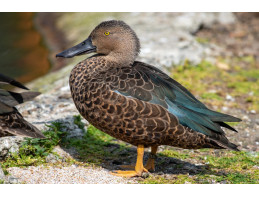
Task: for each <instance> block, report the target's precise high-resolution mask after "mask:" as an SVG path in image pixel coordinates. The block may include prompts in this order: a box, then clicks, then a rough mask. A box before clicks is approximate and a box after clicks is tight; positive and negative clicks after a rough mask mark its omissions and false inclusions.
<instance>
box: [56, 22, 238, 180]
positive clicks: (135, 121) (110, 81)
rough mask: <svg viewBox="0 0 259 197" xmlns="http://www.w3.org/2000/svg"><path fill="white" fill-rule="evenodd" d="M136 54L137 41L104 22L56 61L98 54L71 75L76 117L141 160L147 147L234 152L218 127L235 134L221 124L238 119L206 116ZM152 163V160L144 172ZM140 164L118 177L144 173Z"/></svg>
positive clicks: (204, 110)
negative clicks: (130, 149)
mask: <svg viewBox="0 0 259 197" xmlns="http://www.w3.org/2000/svg"><path fill="white" fill-rule="evenodd" d="M139 49H140V44H139V40H138V38H137V36H136V34H135V33H134V31H133V30H132V29H131V28H130V27H129V26H128V25H126V24H125V23H124V22H122V21H106V22H103V23H101V24H100V25H98V26H97V27H96V28H95V29H94V30H93V32H92V33H91V34H90V36H89V38H88V39H87V40H85V41H84V42H82V43H80V44H78V45H77V46H75V47H73V48H71V49H68V50H66V51H64V52H62V53H60V54H58V55H57V56H58V57H73V56H75V55H82V54H85V53H90V52H96V53H97V55H94V56H92V57H90V58H87V59H85V60H83V61H82V62H80V63H79V64H77V65H76V66H75V67H74V68H73V70H72V72H71V75H70V80H69V83H70V88H71V93H72V98H73V99H74V103H75V105H76V107H77V109H78V111H79V112H80V114H81V115H82V116H83V117H84V118H86V119H87V120H88V121H89V122H90V123H91V124H92V125H94V126H95V127H96V128H98V129H100V130H102V131H103V132H105V133H108V134H109V135H111V136H113V137H115V138H117V139H120V140H123V141H125V142H128V143H130V144H133V145H135V146H138V148H139V154H140V155H142V153H143V149H142V147H152V150H153V152H154V154H155V152H156V150H157V147H158V146H159V145H170V146H176V147H181V148H187V149H197V148H217V149H218V148H229V149H232V150H237V148H236V145H234V144H232V143H231V142H229V141H228V139H227V138H226V137H225V133H224V132H223V130H222V129H221V126H223V127H227V128H230V129H231V130H234V129H233V128H232V127H230V126H229V125H227V124H225V123H224V121H230V122H235V121H239V119H237V118H235V117H232V116H229V115H226V114H221V113H218V112H214V111H211V110H209V109H208V108H206V106H205V105H203V104H202V103H201V102H199V101H198V100H197V99H196V98H195V97H194V96H193V95H192V94H191V93H190V92H189V91H188V90H186V89H185V88H184V87H183V86H181V85H180V84H179V83H177V82H176V81H174V80H173V79H171V78H170V77H169V76H168V75H166V74H165V73H163V72H162V71H160V70H158V69H157V68H155V67H153V66H151V65H147V64H145V63H142V62H138V61H135V59H136V57H137V55H138V53H139ZM140 160H141V159H140V158H138V161H140ZM141 161H142V160H141ZM152 162H153V160H152V158H151V159H150V161H149V162H148V165H147V166H148V167H147V168H148V170H149V169H150V170H152V168H153V167H151V166H153V163H152ZM140 163H141V162H137V165H136V168H135V171H131V172H118V174H121V175H123V176H135V175H141V173H142V172H143V171H144V170H145V168H143V165H142V167H141V164H140ZM137 166H138V167H137ZM137 169H138V170H137Z"/></svg>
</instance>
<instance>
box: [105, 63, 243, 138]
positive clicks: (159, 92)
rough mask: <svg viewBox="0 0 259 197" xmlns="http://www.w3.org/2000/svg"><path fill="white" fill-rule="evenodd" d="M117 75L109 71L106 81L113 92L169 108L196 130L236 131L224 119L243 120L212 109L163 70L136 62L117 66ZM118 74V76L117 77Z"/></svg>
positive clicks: (212, 132) (182, 121) (209, 133)
mask: <svg viewBox="0 0 259 197" xmlns="http://www.w3.org/2000/svg"><path fill="white" fill-rule="evenodd" d="M117 69H118V70H117V71H116V72H115V73H116V76H115V75H114V74H112V73H107V78H106V81H107V83H109V84H110V87H111V89H112V90H113V91H115V92H117V93H119V94H122V95H124V96H127V97H133V98H137V99H140V100H143V101H146V102H150V103H153V104H158V105H161V106H163V107H165V108H166V109H167V110H168V111H169V112H170V113H171V114H173V115H174V116H176V117H177V118H178V120H179V122H180V123H181V124H182V125H184V126H187V127H189V128H191V129H193V130H195V131H198V132H200V133H203V134H205V135H207V136H210V137H213V136H214V134H215V133H217V134H221V135H224V131H223V130H222V129H221V126H223V127H226V128H228V129H231V130H233V131H236V130H235V129H234V128H232V127H230V126H229V125H227V124H226V123H224V122H239V121H241V120H240V119H238V118H236V117H233V116H230V115H227V114H223V113H219V112H215V111H212V110H210V109H208V108H207V107H206V106H205V105H204V104H203V103H201V102H200V101H199V100H198V99H196V98H195V97H194V96H193V95H192V94H191V93H190V92H189V91H188V90H187V89H186V88H184V87H183V86H182V85H181V84H179V83H178V82H176V81H175V80H173V79H172V78H170V77H169V76H168V75H166V74H165V73H163V72H162V71H160V70H159V69H157V68H155V67H153V66H151V65H147V64H144V63H142V62H135V63H134V64H133V67H132V68H126V67H125V68H117ZM113 75H114V76H113Z"/></svg>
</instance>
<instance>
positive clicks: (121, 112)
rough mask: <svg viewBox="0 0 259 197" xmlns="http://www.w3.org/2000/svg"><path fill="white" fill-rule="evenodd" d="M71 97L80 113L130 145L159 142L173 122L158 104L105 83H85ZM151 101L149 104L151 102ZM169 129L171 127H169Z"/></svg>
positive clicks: (172, 126) (165, 139)
mask: <svg viewBox="0 0 259 197" xmlns="http://www.w3.org/2000/svg"><path fill="white" fill-rule="evenodd" d="M71 92H72V97H73V99H74V102H75V105H76V107H77V109H78V111H79V112H80V114H81V115H82V116H83V117H84V118H85V119H86V120H88V121H89V122H90V123H91V124H92V125H93V126H95V127H96V128H98V129H100V130H101V131H103V132H105V133H107V134H109V135H111V136H113V137H115V138H117V139H120V140H123V141H125V142H128V143H130V144H133V145H139V144H142V145H145V146H151V145H159V144H165V142H166V141H168V140H170V139H169V138H171V137H170V132H172V130H175V126H176V124H175V123H172V119H170V117H169V116H168V113H167V112H166V110H164V109H163V108H162V107H161V109H158V110H152V109H151V108H150V106H147V104H145V103H144V102H142V101H139V100H137V99H131V98H127V97H125V96H123V95H120V94H117V93H116V92H114V91H112V90H110V89H109V87H107V85H105V84H100V83H92V84H86V85H85V86H84V88H82V89H78V90H77V91H74V90H73V88H71ZM151 105H152V104H151ZM170 129H171V130H170Z"/></svg>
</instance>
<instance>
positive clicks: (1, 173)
mask: <svg viewBox="0 0 259 197" xmlns="http://www.w3.org/2000/svg"><path fill="white" fill-rule="evenodd" d="M4 179H5V174H4V171H3V169H2V168H1V165H0V181H3V180H4Z"/></svg>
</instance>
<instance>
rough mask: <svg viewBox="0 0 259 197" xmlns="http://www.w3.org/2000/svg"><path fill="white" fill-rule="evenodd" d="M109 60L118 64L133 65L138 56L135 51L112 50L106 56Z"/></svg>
mask: <svg viewBox="0 0 259 197" xmlns="http://www.w3.org/2000/svg"><path fill="white" fill-rule="evenodd" d="M104 58H105V59H106V61H107V62H113V63H115V64H116V65H117V66H123V67H124V66H131V65H132V64H133V62H134V61H135V59H136V57H135V54H134V53H130V52H129V51H128V52H126V51H124V52H116V51H112V52H110V53H109V54H108V55H106V56H104Z"/></svg>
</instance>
